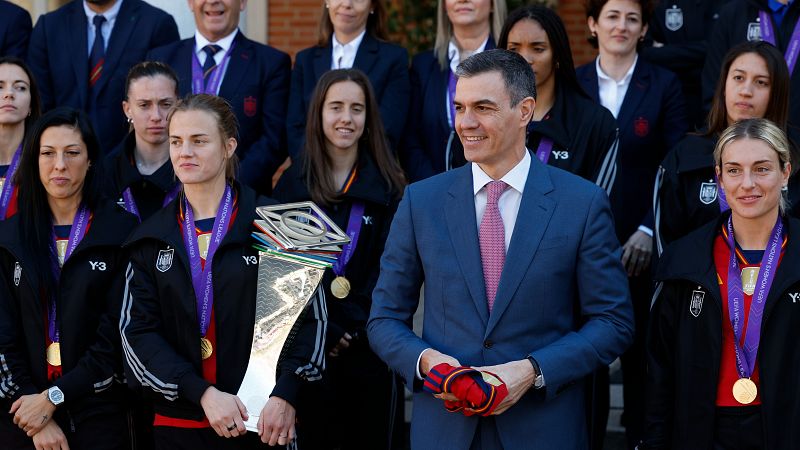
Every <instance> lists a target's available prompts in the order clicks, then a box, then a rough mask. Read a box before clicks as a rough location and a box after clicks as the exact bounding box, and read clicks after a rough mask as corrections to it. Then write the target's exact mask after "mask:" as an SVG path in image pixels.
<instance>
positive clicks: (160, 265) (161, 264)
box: [156, 248, 175, 273]
mask: <svg viewBox="0 0 800 450" xmlns="http://www.w3.org/2000/svg"><path fill="white" fill-rule="evenodd" d="M173 256H175V249H174V248H168V249H166V250H159V251H158V258H156V269H158V271H159V272H161V273H164V272H166V271H168V270H169V268H170V267H172V258H173Z"/></svg>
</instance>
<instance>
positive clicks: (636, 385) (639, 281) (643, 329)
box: [620, 271, 653, 449]
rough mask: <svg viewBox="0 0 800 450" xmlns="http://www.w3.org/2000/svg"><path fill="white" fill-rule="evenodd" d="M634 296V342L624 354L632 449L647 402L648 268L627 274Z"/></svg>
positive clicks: (641, 430) (627, 431) (626, 420)
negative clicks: (638, 274) (639, 273)
mask: <svg viewBox="0 0 800 450" xmlns="http://www.w3.org/2000/svg"><path fill="white" fill-rule="evenodd" d="M628 286H629V287H630V289H631V300H633V314H634V321H635V326H636V330H635V334H634V338H633V345H631V347H630V348H629V349H628V351H626V352H625V353H624V354H623V355H622V358H620V360H621V362H622V389H623V390H622V399H623V402H624V409H623V411H622V425H624V426H625V438H626V440H627V441H628V448H629V449H633V448H634V447H635V446H636V444H637V443H638V442H639V441H640V440H641V439H642V436H643V435H644V403H645V379H646V377H647V361H646V356H645V355H646V354H645V340H646V337H647V322H648V318H649V317H650V301H651V300H652V298H653V280H652V277H651V274H650V272H649V271H647V272H645V273H643V274H642V275H640V276H638V277H630V278H628Z"/></svg>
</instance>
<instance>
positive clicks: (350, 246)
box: [333, 202, 364, 276]
mask: <svg viewBox="0 0 800 450" xmlns="http://www.w3.org/2000/svg"><path fill="white" fill-rule="evenodd" d="M363 221H364V202H355V203H353V206H351V207H350V219H348V221H347V236H348V237H349V238H350V242H348V243H347V245H345V246H344V247H342V254H341V255H339V259H337V260H336V262H335V263H334V264H333V273H335V274H336V275H337V276H342V275H344V268H345V267H346V266H347V263H348V262H350V258H351V257H352V256H353V253H354V252H355V251H356V245H358V236H359V235H360V234H361V223H362V222H363Z"/></svg>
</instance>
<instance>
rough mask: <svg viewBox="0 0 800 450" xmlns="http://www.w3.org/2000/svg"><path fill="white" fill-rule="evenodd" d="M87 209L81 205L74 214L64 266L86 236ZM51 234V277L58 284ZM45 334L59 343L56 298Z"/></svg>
mask: <svg viewBox="0 0 800 450" xmlns="http://www.w3.org/2000/svg"><path fill="white" fill-rule="evenodd" d="M89 216H90V213H89V208H87V207H86V205H83V204H81V206H80V207H79V208H78V212H77V214H75V219H74V221H73V223H72V227H70V229H69V240H68V241H67V249H66V251H65V252H64V264H66V263H67V260H68V259H69V257H70V256H72V252H73V251H75V249H76V248H77V247H78V244H80V243H81V241H82V240H83V237H84V236H85V235H86V230H87V228H88V224H89ZM51 234H52V239H51V241H52V243H53V247H52V248H51V263H52V269H53V275H54V276H55V279H56V283H58V280H59V278H61V266H59V264H58V250H57V248H56V233H55V230H54V229H53V230H51ZM47 333H48V336H49V337H50V341H51V342H58V341H59V331H58V327H56V296H55V295H51V296H50V308H49V314H48V315H47Z"/></svg>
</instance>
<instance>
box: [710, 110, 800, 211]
mask: <svg viewBox="0 0 800 450" xmlns="http://www.w3.org/2000/svg"><path fill="white" fill-rule="evenodd" d="M742 139H754V140H759V141H761V142H764V143H765V144H767V145H768V146H769V147H770V148H771V149H773V150H775V153H777V154H778V163H779V164H780V168H781V170H782V171H783V170H785V169H786V165H787V164H789V163H791V162H792V154H791V152H790V151H789V139H788V138H787V137H786V133H784V132H783V130H781V129H780V128H779V127H778V126H777V125H775V124H774V123H772V122H770V121H769V120H767V119H760V118H759V119H746V120H741V121H739V122H736V123H734V124H733V125H731V126H729V127H728V128H726V129H725V131H723V132H722V134H721V135H720V137H719V140H717V145H716V146H715V147H714V165H715V166H716V167H718V168H719V169H720V172H722V152H723V150H725V147H727V146H728V144H730V143H732V142H736V141H739V140H742ZM778 207H779V209H780V213H781V215H783V214H784V213H785V212H786V209H787V208H788V207H789V201H788V200H787V198H786V191H782V192H781V196H780V202H779V204H778Z"/></svg>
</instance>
